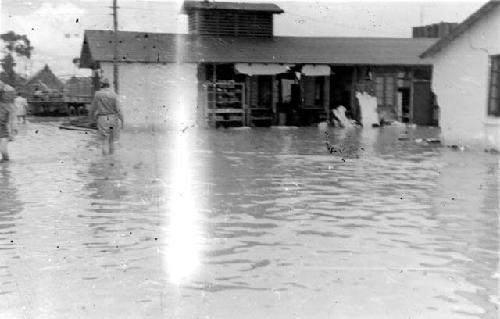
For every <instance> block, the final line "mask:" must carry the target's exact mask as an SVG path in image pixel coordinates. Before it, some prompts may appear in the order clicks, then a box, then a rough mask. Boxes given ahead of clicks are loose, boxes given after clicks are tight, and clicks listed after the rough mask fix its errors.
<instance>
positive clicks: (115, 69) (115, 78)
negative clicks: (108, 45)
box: [113, 0, 119, 94]
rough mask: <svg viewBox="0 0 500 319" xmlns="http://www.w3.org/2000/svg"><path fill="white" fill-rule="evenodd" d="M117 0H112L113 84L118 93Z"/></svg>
mask: <svg viewBox="0 0 500 319" xmlns="http://www.w3.org/2000/svg"><path fill="white" fill-rule="evenodd" d="M116 2H117V0H113V85H114V88H115V92H116V93H117V94H118V89H119V86H118V11H117V5H116Z"/></svg>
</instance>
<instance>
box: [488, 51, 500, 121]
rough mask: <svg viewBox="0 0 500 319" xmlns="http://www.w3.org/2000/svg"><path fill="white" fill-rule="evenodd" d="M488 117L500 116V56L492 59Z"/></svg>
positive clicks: (494, 56)
mask: <svg viewBox="0 0 500 319" xmlns="http://www.w3.org/2000/svg"><path fill="white" fill-rule="evenodd" d="M488 115H491V116H500V55H493V56H491V57H490V89H489V99H488Z"/></svg>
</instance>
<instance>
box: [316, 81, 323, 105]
mask: <svg viewBox="0 0 500 319" xmlns="http://www.w3.org/2000/svg"><path fill="white" fill-rule="evenodd" d="M324 90H325V78H323V77H316V79H315V82H314V105H323V99H324Z"/></svg>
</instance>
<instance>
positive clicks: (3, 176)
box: [0, 163, 23, 298]
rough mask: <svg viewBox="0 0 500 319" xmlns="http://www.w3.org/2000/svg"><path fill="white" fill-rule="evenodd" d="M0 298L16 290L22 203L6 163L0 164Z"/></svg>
mask: <svg viewBox="0 0 500 319" xmlns="http://www.w3.org/2000/svg"><path fill="white" fill-rule="evenodd" d="M0 202H1V204H0V252H1V254H0V298H1V296H2V295H8V294H11V293H13V292H14V291H15V290H16V282H15V277H14V274H13V271H12V270H13V269H12V268H11V267H12V264H13V260H15V259H18V258H19V255H18V238H19V235H18V233H17V231H16V225H17V224H18V223H19V222H21V216H20V212H21V211H22V208H23V203H22V202H21V201H20V200H19V199H18V198H17V188H16V186H15V184H14V181H13V178H12V172H11V169H10V167H9V166H8V164H7V163H4V164H0Z"/></svg>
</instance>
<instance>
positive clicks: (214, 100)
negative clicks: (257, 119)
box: [206, 81, 246, 127]
mask: <svg viewBox="0 0 500 319" xmlns="http://www.w3.org/2000/svg"><path fill="white" fill-rule="evenodd" d="M206 117H207V120H208V123H209V124H210V125H211V126H215V127H217V126H244V125H245V123H246V116H245V85H244V84H243V83H238V82H235V81H219V82H216V83H209V84H208V85H207V112H206Z"/></svg>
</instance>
